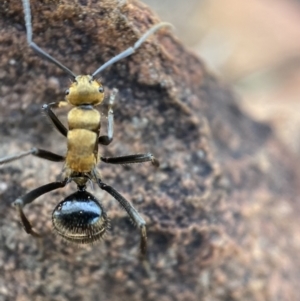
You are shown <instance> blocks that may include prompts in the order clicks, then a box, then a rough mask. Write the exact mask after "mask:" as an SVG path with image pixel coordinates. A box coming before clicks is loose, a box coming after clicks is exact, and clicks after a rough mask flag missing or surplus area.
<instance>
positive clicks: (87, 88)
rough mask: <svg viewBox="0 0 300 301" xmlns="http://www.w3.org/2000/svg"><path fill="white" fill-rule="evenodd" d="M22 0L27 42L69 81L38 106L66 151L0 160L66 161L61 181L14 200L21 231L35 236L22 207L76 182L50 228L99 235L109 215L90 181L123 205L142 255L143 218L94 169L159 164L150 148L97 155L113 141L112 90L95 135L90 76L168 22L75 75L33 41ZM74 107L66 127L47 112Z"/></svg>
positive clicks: (75, 236)
mask: <svg viewBox="0 0 300 301" xmlns="http://www.w3.org/2000/svg"><path fill="white" fill-rule="evenodd" d="M22 1H23V9H24V15H25V25H26V33H27V42H28V44H29V46H30V47H31V48H32V49H33V50H34V51H35V52H36V53H38V54H39V55H41V56H42V57H43V58H45V59H47V60H48V61H50V62H51V63H54V64H55V65H56V66H58V67H59V68H61V69H62V70H64V71H65V72H66V73H68V74H69V75H70V76H71V77H72V78H73V79H74V80H73V82H72V84H71V85H70V87H69V88H68V89H67V90H66V97H65V101H59V102H53V103H50V104H45V105H43V111H44V112H45V113H46V115H47V116H48V117H49V119H50V120H51V121H52V122H53V124H54V126H55V127H56V128H57V130H58V131H59V132H60V133H61V134H62V135H63V136H65V137H66V138H67V153H66V155H65V156H61V155H58V154H55V153H52V152H49V151H47V150H43V149H38V148H32V149H31V150H29V151H26V152H22V153H20V154H17V155H13V156H8V157H5V158H2V159H0V164H4V163H8V162H11V161H15V160H18V159H20V158H23V157H26V156H28V155H34V156H36V157H39V158H42V159H46V160H50V161H53V162H65V163H64V168H63V180H62V181H60V182H53V183H49V184H46V185H43V186H41V187H38V188H36V189H34V190H32V191H30V192H28V193H27V194H25V195H23V196H22V197H20V198H18V199H16V200H15V201H14V205H15V207H16V209H17V211H18V214H19V216H20V219H21V222H22V224H23V227H24V229H25V231H26V232H27V233H28V234H31V235H33V236H35V237H39V234H38V233H36V232H35V231H34V230H33V229H32V226H31V224H30V222H29V220H28V219H27V217H26V216H25V214H24V211H23V207H25V206H26V205H27V204H30V203H32V202H33V201H34V200H35V199H36V198H38V197H40V196H41V195H43V194H45V193H47V192H50V191H52V190H55V189H58V188H62V187H65V186H66V185H67V184H68V183H70V182H72V181H73V182H75V183H76V185H77V192H75V193H73V194H72V195H70V196H68V197H66V198H65V199H64V200H63V201H61V202H60V203H59V204H58V205H57V206H56V207H55V208H54V210H53V213H52V223H53V228H54V230H55V231H56V232H57V233H58V234H59V235H60V236H61V237H62V238H64V239H65V240H67V241H71V242H75V243H83V244H85V243H91V242H94V241H97V240H99V239H100V238H101V237H103V235H104V233H105V231H106V230H107V228H108V226H109V224H108V218H107V215H106V213H105V211H104V209H103V206H102V204H101V202H100V201H99V200H97V199H96V198H95V197H94V196H93V195H92V194H91V193H89V192H87V191H86V185H87V183H88V182H89V181H92V182H94V183H96V184H97V185H98V186H99V187H100V188H101V189H103V190H105V191H106V192H108V193H109V194H110V195H111V196H113V197H114V198H115V199H116V200H117V201H118V202H119V203H120V205H121V206H122V207H123V208H124V209H125V211H126V212H127V214H128V215H129V216H130V218H131V220H132V221H133V222H134V224H135V225H136V226H137V227H138V228H139V230H140V236H141V238H140V249H141V254H142V255H145V254H146V251H147V233H146V223H145V221H144V219H143V218H142V217H141V216H140V214H139V213H138V211H137V210H136V209H135V208H134V207H133V205H132V204H131V203H130V202H128V201H127V200H126V199H125V198H124V197H123V196H122V195H121V194H120V193H119V192H118V191H116V190H115V189H114V188H113V187H111V186H109V185H107V184H105V183H104V182H103V181H102V180H101V178H100V175H99V172H98V171H97V164H98V163H99V161H102V162H105V163H109V164H128V163H142V162H151V163H152V164H153V165H154V166H159V162H158V161H157V160H156V159H155V158H154V156H153V155H152V154H150V153H148V154H135V155H129V156H122V157H113V158H105V157H101V156H100V155H99V154H98V144H102V145H108V144H110V143H111V141H112V140H113V110H112V105H113V102H114V99H115V95H116V90H114V92H113V93H112V94H111V96H110V99H109V109H108V133H107V135H100V126H101V124H100V113H99V112H98V111H97V110H95V109H94V106H97V105H100V104H101V103H102V101H103V99H104V88H103V86H102V84H101V83H100V82H99V81H97V80H95V77H96V76H97V75H98V74H99V73H100V72H101V71H103V70H104V69H106V68H107V67H109V66H111V65H112V64H114V63H116V62H118V61H119V60H121V59H123V58H125V57H127V56H129V55H131V54H133V53H134V52H135V50H136V49H137V48H139V47H140V46H141V45H142V44H143V43H144V42H145V41H146V39H147V38H148V37H149V36H150V35H152V34H153V33H155V32H156V31H157V30H159V29H160V28H162V27H164V26H170V24H168V23H159V24H157V25H155V26H153V27H152V28H150V29H149V30H148V31H147V32H146V33H145V34H144V35H143V36H142V37H141V38H140V39H139V40H138V41H137V42H136V43H135V44H134V46H133V47H129V48H128V49H126V50H125V51H123V52H121V53H120V54H118V55H116V56H115V57H113V58H112V59H110V60H109V61H108V62H106V63H105V64H103V65H102V66H100V67H99V68H98V69H97V70H96V71H95V72H94V73H93V74H92V75H76V74H74V73H73V72H72V71H71V70H70V69H68V68H67V67H65V66H64V65H63V64H61V63H60V62H58V61H57V60H56V59H54V58H53V57H52V56H50V55H49V54H47V53H46V52H45V51H44V50H42V49H41V48H40V47H39V46H37V45H36V44H35V43H34V42H33V40H32V24H31V11H30V3H29V0H22ZM66 102H67V103H68V104H70V105H72V106H74V108H73V109H71V111H70V112H69V113H68V129H67V128H66V127H65V126H64V125H63V124H62V123H61V121H60V120H59V119H58V117H57V116H56V115H55V114H54V112H53V111H52V109H53V108H59V107H62V106H63V105H65V104H66Z"/></svg>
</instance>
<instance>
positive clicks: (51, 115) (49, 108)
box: [42, 101, 68, 137]
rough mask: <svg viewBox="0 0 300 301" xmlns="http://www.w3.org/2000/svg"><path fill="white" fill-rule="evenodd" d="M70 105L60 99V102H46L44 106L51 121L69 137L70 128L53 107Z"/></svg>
mask: <svg viewBox="0 0 300 301" xmlns="http://www.w3.org/2000/svg"><path fill="white" fill-rule="evenodd" d="M66 105H68V103H67V102H66V101H58V102H51V103H49V104H44V105H43V106H42V110H43V111H44V112H45V114H46V115H47V117H48V118H49V119H50V121H51V122H52V123H53V124H54V126H55V128H56V129H57V130H58V131H59V132H60V133H61V134H62V135H63V136H65V137H67V134H68V130H67V129H66V127H65V126H64V125H63V124H62V123H61V121H60V120H59V119H58V117H57V116H56V115H55V114H54V112H53V111H52V109H55V108H61V107H64V106H66Z"/></svg>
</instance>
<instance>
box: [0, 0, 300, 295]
mask: <svg viewBox="0 0 300 301" xmlns="http://www.w3.org/2000/svg"><path fill="white" fill-rule="evenodd" d="M31 6H32V13H33V16H34V18H33V27H34V41H35V42H36V43H37V44H38V45H39V46H40V47H42V48H43V49H45V50H46V51H48V52H49V53H50V54H51V55H53V56H54V57H55V58H56V59H58V60H59V61H61V62H63V63H64V64H65V65H66V66H68V67H69V68H70V69H72V71H73V72H75V73H76V74H80V73H92V72H93V71H95V70H96V69H97V68H98V67H99V66H100V65H101V64H102V63H103V62H105V61H106V60H108V59H109V58H111V57H112V56H114V55H116V54H117V53H119V52H121V51H122V50H124V49H125V48H126V47H129V46H131V45H132V44H134V42H135V41H136V40H137V39H138V38H139V37H140V36H141V34H142V33H144V32H145V31H146V30H147V29H148V28H149V27H151V25H153V24H155V23H157V22H158V19H157V17H155V16H154V15H153V13H152V12H151V11H150V10H149V9H148V8H147V7H146V6H144V5H143V4H141V3H140V2H137V1H133V0H132V1H112V0H105V1H104V0H103V1H78V3H77V2H76V1H71V0H62V1H56V0H53V1H46V0H45V1H37V0H35V1H34V0H32V1H31ZM0 28H1V29H2V33H1V36H0V56H1V58H0V112H1V114H0V123H1V126H0V133H1V145H0V153H1V155H3V156H4V155H6V154H8V153H9V154H12V153H16V152H18V151H21V150H26V149H28V148H30V147H31V146H32V145H34V146H38V147H42V148H45V149H49V150H52V151H55V152H57V153H63V152H64V151H65V147H66V143H65V139H64V138H63V137H60V135H59V134H58V133H57V132H56V131H50V129H51V128H50V126H49V123H48V122H47V121H46V120H45V118H44V116H42V114H40V109H41V104H43V103H49V102H52V101H57V100H59V99H62V98H63V97H64V91H65V89H66V88H67V86H68V77H67V76H66V75H65V74H64V73H63V72H62V71H61V70H59V69H58V68H57V67H55V66H53V65H51V64H49V63H48V62H46V61H44V60H42V59H41V58H39V57H38V56H37V55H36V54H34V53H33V51H32V50H30V49H29V47H28V46H27V45H26V34H25V27H24V20H23V14H22V7H21V1H17V0H10V1H2V2H1V4H0ZM101 76H102V82H103V83H104V85H105V86H106V87H107V90H109V89H111V88H113V87H117V88H118V89H119V92H120V97H119V99H118V101H117V103H116V105H115V108H114V112H115V138H114V142H113V144H112V145H111V146H109V147H103V148H101V150H100V151H101V152H103V154H104V155H108V156H113V155H114V156H117V155H125V154H132V153H139V152H147V151H151V152H152V153H153V154H154V155H155V156H156V157H157V158H159V159H160V161H161V168H160V169H159V170H154V169H153V168H152V167H151V166H149V165H148V164H143V165H139V166H129V167H122V166H116V167H114V166H107V165H105V164H101V166H100V170H101V173H102V177H103V180H104V181H105V182H107V183H108V184H111V185H113V186H114V187H115V188H116V189H118V190H119V191H120V192H121V193H122V194H124V196H125V197H127V198H128V199H130V200H131V201H132V202H133V204H134V205H135V206H136V208H137V209H138V210H139V211H140V212H141V214H142V215H143V217H145V219H146V221H147V223H148V242H149V266H150V268H149V269H147V270H145V269H144V266H142V265H141V263H140V262H139V261H138V256H137V255H138V242H139V234H138V231H137V230H136V229H135V228H134V227H133V226H132V225H131V223H130V222H129V220H128V217H127V215H126V213H124V212H123V211H122V209H121V208H119V206H118V205H117V204H116V202H115V201H114V200H112V198H111V197H109V196H108V195H106V194H105V193H103V192H102V191H100V192H99V191H98V190H97V189H95V191H94V193H95V194H96V195H97V196H98V197H99V198H100V199H103V204H104V206H105V207H106V208H107V212H108V215H109V216H110V218H111V220H112V229H111V232H110V234H109V235H108V236H107V237H106V238H105V240H104V241H102V242H101V243H99V244H95V245H92V246H87V247H84V248H78V247H76V246H73V245H66V244H64V243H63V242H61V240H60V239H59V238H57V237H55V236H54V235H53V234H51V211H52V210H53V208H54V206H55V204H57V203H58V202H59V201H60V200H61V199H62V198H63V197H64V196H65V195H68V194H70V193H71V192H72V191H74V189H76V187H75V186H73V185H69V186H68V187H67V188H65V189H62V190H60V191H57V192H54V193H50V194H48V195H46V196H45V197H43V198H40V200H37V201H36V202H35V203H34V204H32V205H30V206H28V208H26V209H25V211H26V213H27V214H28V216H29V218H30V220H31V221H32V223H33V224H34V226H35V228H36V229H37V230H38V231H40V232H42V233H44V238H43V240H42V243H41V245H42V246H43V248H44V258H43V259H42V260H39V259H38V254H39V252H40V247H39V245H38V244H37V243H36V241H35V240H34V239H33V238H32V237H29V236H27V235H26V234H25V232H24V231H23V230H22V229H21V227H20V226H19V221H18V218H17V216H16V212H15V211H14V209H13V208H11V202H12V201H13V200H14V199H15V198H16V197H18V196H19V195H20V194H22V193H25V192H26V191H28V190H30V189H33V188H35V187H37V186H39V185H43V184H45V183H48V182H51V181H54V180H55V179H56V178H57V177H59V175H60V170H61V166H60V165H59V164H55V163H49V162H45V161H42V160H39V159H36V158H28V159H25V160H20V161H19V162H16V163H13V164H11V165H7V166H4V167H3V168H2V169H1V171H0V191H1V202H0V234H1V235H0V246H1V247H0V274H1V275H2V277H1V278H0V300H1V301H2V300H127V299H130V300H133V301H134V300H185V301H188V300H197V301H198V300H297V297H298V299H299V293H298V289H297V285H298V282H297V279H299V270H300V269H299V266H300V265H299V259H298V257H299V256H298V254H299V245H300V244H299V237H298V236H297V230H298V227H297V225H298V223H297V222H298V215H297V213H298V212H299V205H298V204H297V203H296V201H297V198H298V194H299V185H298V183H299V174H298V169H297V168H296V164H298V163H299V160H298V159H296V158H293V157H292V156H291V155H290V153H289V150H287V149H284V148H283V147H282V146H281V145H280V143H279V142H278V141H277V140H276V138H275V137H274V136H273V135H272V131H271V129H270V128H269V127H268V126H267V125H264V124H260V123H257V122H254V121H253V120H251V119H250V118H249V117H247V116H246V115H244V114H243V112H242V111H241V110H240V109H239V106H238V104H237V100H236V99H235V97H234V95H233V94H232V93H231V92H230V90H229V89H228V88H227V87H225V86H223V85H222V83H220V82H219V81H218V80H217V79H216V78H215V77H214V76H213V75H212V74H210V73H209V72H208V71H207V70H206V68H205V66H204V63H203V62H201V60H200V59H199V58H197V57H196V56H195V55H194V54H193V53H191V52H189V51H188V50H187V49H186V48H185V47H184V46H183V45H182V44H181V43H180V42H179V41H178V40H177V39H176V38H175V37H174V34H173V33H171V32H170V31H169V30H168V29H162V30H161V31H160V32H159V33H157V34H156V35H155V36H153V37H152V38H150V39H149V41H148V42H147V43H145V44H144V45H143V46H142V47H141V48H140V49H139V50H138V51H137V52H136V53H135V54H134V55H132V56H131V57H130V58H127V59H124V60H123V61H121V62H119V63H117V64H115V65H114V66H112V67H111V68H109V69H107V70H106V71H104V72H103V73H102V74H101ZM101 110H102V112H103V113H104V114H106V112H107V108H106V107H105V106H103V107H102V109H101ZM65 115H66V111H63V110H62V111H61V113H60V114H59V116H60V118H62V119H63V118H64V116H65ZM104 128H105V127H104Z"/></svg>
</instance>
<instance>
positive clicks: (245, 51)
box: [144, 0, 300, 154]
mask: <svg viewBox="0 0 300 301" xmlns="http://www.w3.org/2000/svg"><path fill="white" fill-rule="evenodd" d="M144 2H145V3H147V4H148V5H149V6H151V7H152V8H153V10H154V11H156V12H157V13H158V14H159V16H160V18H161V19H162V20H165V21H169V22H171V23H173V24H174V25H175V27H176V29H175V32H176V34H177V35H178V36H179V38H180V39H181V40H182V41H184V43H185V44H186V45H187V46H188V47H189V48H190V49H191V50H192V51H194V52H196V53H197V54H198V55H199V56H200V57H201V58H202V59H203V60H204V61H205V63H206V65H207V68H208V69H209V70H211V72H212V73H215V74H216V75H218V76H219V77H220V78H221V79H222V80H223V81H224V82H225V83H226V84H229V85H230V86H232V87H233V88H234V89H235V91H236V92H237V94H238V100H239V101H240V102H241V103H240V105H241V107H242V108H243V109H244V111H246V112H247V113H248V114H249V115H251V116H252V118H253V119H255V120H258V121H262V122H267V123H268V124H270V125H271V126H272V128H273V130H274V134H275V135H276V136H278V138H279V139H280V141H281V142H282V143H283V144H285V145H286V146H287V147H288V148H289V149H290V150H291V151H293V152H294V153H295V154H299V151H300V1H299V0H251V1H246V0H243V1H241V0H223V1H219V0H185V1H182V0H164V1H161V0H144Z"/></svg>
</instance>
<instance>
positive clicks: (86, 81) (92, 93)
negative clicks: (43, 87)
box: [66, 75, 104, 106]
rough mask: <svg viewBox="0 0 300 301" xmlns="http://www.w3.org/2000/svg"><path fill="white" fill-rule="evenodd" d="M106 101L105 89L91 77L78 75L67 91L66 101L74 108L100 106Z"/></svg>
mask: <svg viewBox="0 0 300 301" xmlns="http://www.w3.org/2000/svg"><path fill="white" fill-rule="evenodd" d="M103 99H104V88H103V86H102V85H101V83H99V82H97V81H96V80H95V79H94V78H93V77H92V76H91V75H78V76H76V77H75V80H74V82H73V83H72V84H71V86H70V87H69V89H67V90H66V101H67V102H68V103H70V104H71V105H73V106H80V105H93V106H96V105H99V104H100V103H101V102H102V101H103Z"/></svg>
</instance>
